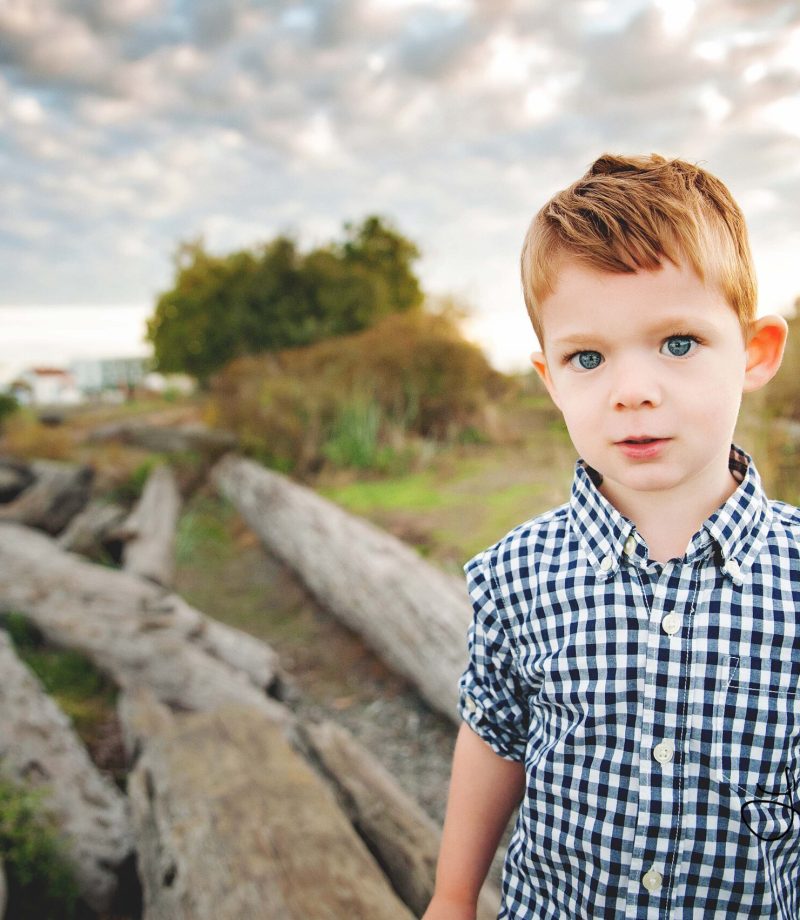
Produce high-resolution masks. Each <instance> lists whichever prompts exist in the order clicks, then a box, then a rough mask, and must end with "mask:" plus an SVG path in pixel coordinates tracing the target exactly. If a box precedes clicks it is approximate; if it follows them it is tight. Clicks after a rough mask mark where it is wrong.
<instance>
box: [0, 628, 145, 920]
mask: <svg viewBox="0 0 800 920" xmlns="http://www.w3.org/2000/svg"><path fill="white" fill-rule="evenodd" d="M0 674H2V675H3V678H2V680H0V769H2V772H3V773H4V774H5V775H6V776H8V777H9V778H10V779H12V780H15V781H17V782H22V783H23V784H24V785H26V786H28V787H30V788H38V789H43V788H44V789H45V790H46V792H47V798H46V800H45V803H44V804H45V805H46V807H47V809H48V810H49V811H50V812H51V813H52V815H53V817H54V818H55V820H56V823H57V826H58V828H59V830H60V832H61V834H62V835H63V837H64V839H65V842H66V844H67V853H68V856H69V859H70V862H71V863H72V865H73V868H74V870H75V876H76V879H77V882H78V885H79V888H80V892H81V895H82V896H83V898H84V899H85V900H86V902H87V903H88V904H89V905H90V906H91V907H93V908H94V909H95V910H98V911H100V910H106V909H108V908H109V906H110V905H111V903H112V900H113V897H114V892H115V891H116V888H117V872H116V870H118V869H119V868H120V867H121V866H122V864H123V862H124V861H125V859H126V858H127V857H128V855H129V854H130V852H131V850H132V848H133V838H132V834H131V828H130V821H129V816H128V809H127V804H126V801H125V797H124V796H123V795H122V793H121V792H119V790H118V789H117V787H116V786H115V785H114V784H113V783H112V782H111V781H110V780H109V779H107V778H106V777H105V776H103V775H102V774H101V773H100V772H99V771H98V770H97V768H96V767H95V766H94V764H93V763H92V761H91V759H90V758H89V755H88V753H87V752H86V748H85V747H84V745H83V743H82V742H81V740H80V738H78V736H77V735H76V734H75V731H74V729H73V727H72V722H71V721H70V719H69V718H68V717H67V716H66V715H65V714H64V713H63V712H62V710H61V709H59V707H58V706H57V705H56V704H55V702H53V700H52V699H51V698H50V697H49V696H48V695H47V693H46V692H45V690H44V688H43V687H42V685H41V684H40V683H39V680H38V679H37V678H36V677H35V676H34V675H33V674H32V673H31V672H30V671H29V670H28V668H27V667H26V666H25V665H24V664H23V663H22V662H21V661H20V660H19V658H17V655H16V653H15V651H14V648H13V646H12V645H11V642H10V641H9V639H8V637H7V636H6V634H5V632H3V631H2V630H0ZM0 916H2V910H0Z"/></svg>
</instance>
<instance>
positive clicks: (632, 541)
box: [623, 534, 636, 556]
mask: <svg viewBox="0 0 800 920" xmlns="http://www.w3.org/2000/svg"><path fill="white" fill-rule="evenodd" d="M623 549H624V550H625V555H626V556H632V555H633V554H634V553H635V552H636V537H634V535H633V534H630V536H629V537H628V539H627V540H626V541H625V546H624V547H623Z"/></svg>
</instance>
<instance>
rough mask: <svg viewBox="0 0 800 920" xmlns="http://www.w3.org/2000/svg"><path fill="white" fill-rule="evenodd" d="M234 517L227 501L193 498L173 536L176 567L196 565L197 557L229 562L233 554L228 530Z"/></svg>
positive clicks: (232, 509) (231, 507)
mask: <svg viewBox="0 0 800 920" xmlns="http://www.w3.org/2000/svg"><path fill="white" fill-rule="evenodd" d="M235 513H236V512H235V510H234V508H233V505H232V504H230V502H228V501H225V500H221V499H216V498H205V497H195V498H194V499H193V500H192V502H191V505H190V507H189V508H187V509H186V510H185V511H184V512H183V514H182V515H181V517H180V520H179V522H178V527H177V532H176V534H175V560H176V562H177V563H178V565H185V564H187V563H189V562H191V561H196V560H197V558H198V556H199V557H205V558H208V557H210V556H213V557H214V558H216V559H227V558H229V557H230V556H231V555H232V554H233V553H234V552H235V548H234V546H233V543H232V541H231V538H230V528H229V522H230V520H231V517H232V516H233V515H234V514H235Z"/></svg>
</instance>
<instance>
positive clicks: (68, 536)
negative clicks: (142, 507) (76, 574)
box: [58, 499, 127, 561]
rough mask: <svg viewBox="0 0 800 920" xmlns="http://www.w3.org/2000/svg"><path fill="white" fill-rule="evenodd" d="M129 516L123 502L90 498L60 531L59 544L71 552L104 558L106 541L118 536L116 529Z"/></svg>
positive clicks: (93, 557)
mask: <svg viewBox="0 0 800 920" xmlns="http://www.w3.org/2000/svg"><path fill="white" fill-rule="evenodd" d="M126 516H127V513H126V511H125V509H124V508H123V507H122V506H121V505H117V504H114V503H110V502H103V501H98V500H97V499H95V500H93V501H90V502H89V504H88V505H87V506H86V507H85V508H84V509H83V511H81V512H79V513H78V514H76V515H75V517H74V518H73V519H72V520H71V521H70V522H69V524H68V525H67V527H66V529H65V530H64V531H63V532H62V533H61V534H59V536H58V545H59V546H60V547H61V548H62V549H65V550H69V552H71V553H80V554H81V555H82V556H86V558H87V559H93V560H95V561H100V560H101V559H103V558H104V555H105V553H104V551H105V548H106V545H107V544H109V543H110V542H112V541H113V540H114V539H115V538H114V536H113V535H112V531H113V530H114V529H115V528H117V527H119V526H120V525H121V524H122V523H123V522H124V520H125V518H126Z"/></svg>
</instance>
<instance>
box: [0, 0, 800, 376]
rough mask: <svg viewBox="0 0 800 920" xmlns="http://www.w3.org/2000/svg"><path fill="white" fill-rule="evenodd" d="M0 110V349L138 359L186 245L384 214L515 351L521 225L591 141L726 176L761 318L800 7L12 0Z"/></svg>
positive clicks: (791, 174)
mask: <svg viewBox="0 0 800 920" xmlns="http://www.w3.org/2000/svg"><path fill="white" fill-rule="evenodd" d="M0 128H1V129H2V133H0V189H1V190H2V199H1V200H2V203H3V207H2V209H0V266H1V267H2V271H1V272H0V363H1V362H2V361H3V360H8V358H9V355H8V353H6V354H3V351H2V349H3V348H4V347H5V349H6V352H8V351H9V350H12V351H13V352H14V353H15V355H16V357H17V358H19V357H20V350H21V349H22V350H23V351H25V353H26V355H30V357H31V358H34V357H36V358H37V359H38V356H39V355H40V353H41V354H44V352H40V351H37V347H38V346H37V343H38V344H39V345H41V346H42V347H44V346H45V344H46V343H47V346H48V347H50V348H51V349H54V350H53V355H54V360H55V358H56V357H57V356H58V354H61V355H63V358H64V359H65V360H66V359H68V358H69V357H72V356H73V355H77V354H78V353H80V352H81V351H82V350H83V351H84V352H88V350H89V344H88V343H89V339H90V338H91V339H92V343H93V344H92V349H93V350H94V352H95V353H96V352H97V350H98V349H100V350H102V349H105V350H110V351H112V352H113V353H115V354H116V353H120V354H122V353H133V352H135V351H137V350H139V351H140V350H141V348H142V346H141V343H140V342H139V341H138V340H137V341H135V342H134V341H132V340H133V339H137V338H138V337H137V335H136V334H134V333H133V332H131V329H133V328H141V320H140V321H139V326H136V323H132V322H131V321H130V319H129V318H130V316H132V315H133V314H134V313H136V311H138V313H136V315H138V316H140V317H144V315H146V313H147V311H148V310H149V309H150V307H151V305H152V303H153V300H154V298H155V297H156V296H157V294H158V292H159V291H161V290H164V289H166V288H168V287H169V286H170V281H171V278H172V265H171V254H172V252H173V251H174V249H175V246H176V243H177V242H178V241H179V240H182V239H188V238H191V237H195V236H197V235H200V234H202V235H203V236H204V238H205V240H206V242H207V244H208V246H209V247H210V248H212V249H214V250H218V251H226V250H231V249H235V248H241V247H245V246H249V245H252V244H254V243H257V242H260V241H263V240H265V239H268V238H270V237H271V236H274V235H275V234H277V233H280V232H290V233H292V234H294V235H295V236H296V237H297V238H298V240H299V241H300V242H301V244H302V245H305V246H310V245H314V244H318V243H322V242H325V241H327V240H328V239H330V238H332V237H335V236H337V235H338V234H339V233H340V231H341V225H342V223H343V222H344V221H345V220H359V219H361V218H362V217H363V216H365V215H366V214H368V213H373V212H378V213H381V214H383V215H385V216H387V217H388V218H390V219H391V220H392V221H394V222H395V224H396V225H397V226H398V228H399V229H400V230H401V231H402V232H404V233H406V234H407V235H409V236H411V237H412V238H413V239H414V240H416V241H417V243H418V244H419V246H420V248H421V250H422V252H423V254H424V257H423V259H422V260H421V262H420V264H419V266H418V267H419V271H420V273H421V275H422V278H423V281H424V284H425V286H426V288H427V289H428V290H430V291H432V292H435V293H446V292H450V293H455V294H457V295H459V296H460V297H462V298H463V299H465V300H466V301H467V302H468V303H469V304H470V305H471V306H472V308H473V310H474V317H473V319H472V321H471V324H470V333H471V334H472V335H473V336H480V337H481V338H482V339H483V340H484V341H485V343H486V345H487V350H488V351H489V353H490V355H491V356H492V357H493V359H494V360H495V363H497V364H498V365H499V366H504V367H513V366H521V365H523V364H524V363H525V362H526V360H527V354H528V353H529V351H530V350H531V349H532V348H533V347H534V345H535V340H534V338H533V334H532V332H531V331H530V329H529V326H528V324H527V319H526V317H525V313H524V306H523V302H522V296H521V293H520V289H519V282H518V271H517V260H518V254H519V249H520V244H521V241H522V237H523V235H524V233H525V229H526V227H527V224H528V222H529V220H530V218H531V217H532V215H533V213H534V212H535V211H536V210H537V208H538V207H539V206H540V205H541V204H542V203H543V202H544V201H545V200H546V198H548V197H549V196H550V195H551V194H552V193H553V192H554V191H555V190H557V189H558V188H561V187H563V186H564V185H566V184H568V183H569V182H571V181H572V180H573V179H575V178H577V176H578V175H580V174H581V173H582V172H583V171H584V170H585V169H586V167H587V166H588V164H589V163H590V162H591V161H592V160H593V159H594V158H595V157H596V156H597V155H599V154H600V153H602V152H604V151H611V152H623V153H641V152H651V151H657V152H660V153H663V154H665V155H676V156H681V157H683V158H685V159H688V160H691V161H694V162H699V163H701V164H702V165H704V166H706V167H707V168H709V169H711V170H712V171H713V172H715V173H717V174H718V175H719V176H720V177H721V178H722V179H723V180H724V181H725V182H726V183H727V184H728V186H729V187H730V188H731V190H732V191H733V193H734V195H735V196H736V197H737V198H738V200H739V202H740V204H741V205H742V207H743V209H744V211H745V214H746V216H747V218H748V222H749V225H750V232H751V239H752V243H753V248H754V251H755V254H756V261H757V267H758V271H759V279H760V284H761V311H762V312H767V311H773V310H784V311H785V310H787V309H788V308H789V306H790V305H791V303H792V302H793V300H794V298H795V297H796V296H797V295H798V294H800V268H798V254H800V3H798V2H797V0H790V2H781V0H698V2H692V0H663V2H659V0H608V2H606V0H557V2H556V0H550V2H546V0H519V2H516V0H484V2H469V0H341V2H336V0H297V2H279V0H196V2H192V0H2V2H0ZM43 305H51V306H52V305H57V307H58V309H57V310H55V311H54V310H42V309H41V308H42V306H43ZM71 306H72V307H81V308H82V309H81V310H71V309H70V307H71ZM12 307H14V308H17V309H11V308H12ZM21 307H24V308H26V309H27V311H28V312H27V316H28V322H27V323H22V322H21V321H20V316H21V314H20V312H19V309H18V308H21ZM89 307H93V309H87V308H89ZM32 308H37V309H36V310H34V311H33V312H32ZM132 311H133V312H132ZM85 316H89V317H91V319H89V320H88V321H87V320H84V319H80V318H79V317H85ZM123 316H124V317H126V318H125V321H124V322H117V321H116V320H115V317H116V318H117V320H121V319H122V318H123ZM59 317H60V318H61V325H62V326H63V328H64V329H66V328H69V329H70V330H71V331H72V336H71V337H69V338H66V337H65V335H64V332H63V331H61V332H58V331H57V330H58V329H59V328H60V326H59V319H58V318H59ZM83 322H87V323H88V325H87V327H86V337H85V339H86V348H84V349H81V341H82V336H81V333H80V330H81V329H82V328H83V327H82V326H81V325H80V324H81V323H83ZM23 326H24V328H25V330H26V331H25V332H24V334H23V332H22V331H21V330H22V328H23ZM98 327H100V329H101V330H105V333H104V334H105V335H106V338H105V340H103V335H101V334H99V333H98ZM37 329H38V330H39V331H38V332H37V331H36V330H37ZM115 329H117V332H116V337H115ZM123 329H124V330H126V331H125V332H123V331H122V330H123ZM31 330H33V331H31ZM92 331H93V335H94V337H93V338H92V336H91V335H90V332H92ZM103 341H104V342H105V344H98V343H100V342H103ZM4 343H5V345H4ZM59 349H60V352H59ZM48 354H50V353H49V352H48Z"/></svg>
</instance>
